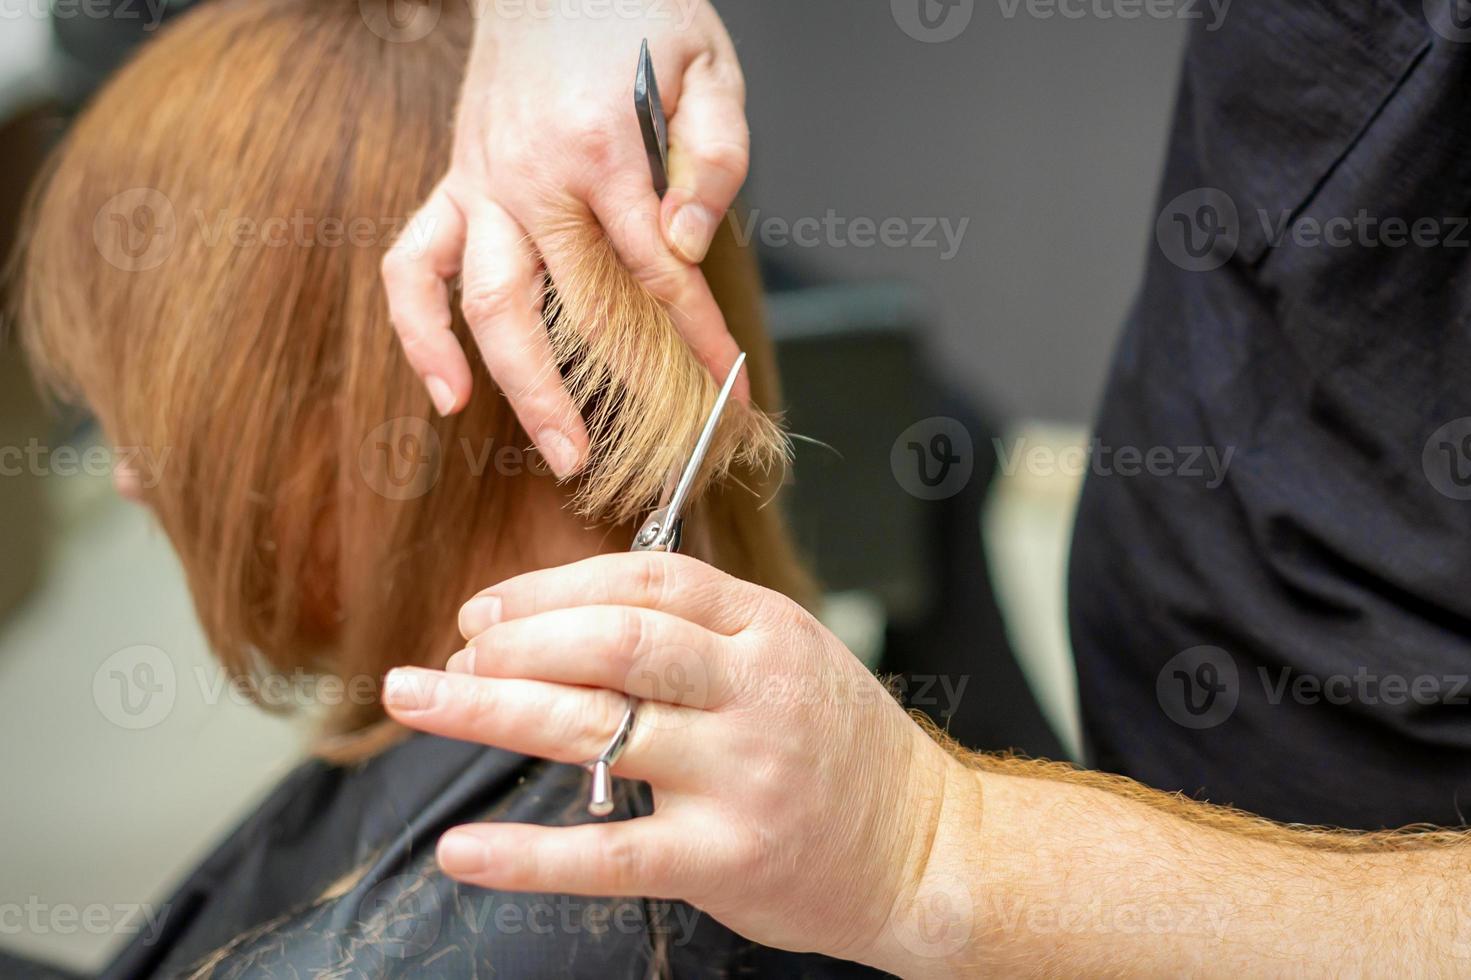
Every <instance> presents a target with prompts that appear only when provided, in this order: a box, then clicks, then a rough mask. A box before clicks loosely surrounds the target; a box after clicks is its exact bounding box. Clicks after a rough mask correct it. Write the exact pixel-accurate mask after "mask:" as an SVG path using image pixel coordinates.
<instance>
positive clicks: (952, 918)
mask: <svg viewBox="0 0 1471 980" xmlns="http://www.w3.org/2000/svg"><path fill="white" fill-rule="evenodd" d="M916 734H919V733H916ZM919 737H920V738H921V740H922V742H923V748H922V751H921V753H920V761H919V762H918V764H917V765H916V769H917V770H919V772H920V774H921V775H920V778H919V779H918V780H917V783H918V788H917V789H916V791H915V792H914V793H913V794H912V796H911V801H910V803H909V807H908V809H909V813H910V814H911V815H912V819H913V820H914V821H915V826H914V828H913V840H914V843H913V844H912V846H911V847H910V849H909V853H908V854H907V855H906V859H905V861H904V865H903V869H902V871H901V873H900V875H899V876H898V880H899V889H898V894H897V895H896V896H895V898H894V900H893V902H892V904H891V906H890V912H889V917H888V920H887V921H886V922H885V924H884V926H883V928H882V930H881V932H880V935H879V936H878V937H877V939H876V940H875V942H874V944H873V947H872V951H871V953H870V955H868V956H866V957H864V960H865V962H868V963H870V964H871V965H873V966H876V967H878V968H880V969H882V970H885V971H887V972H889V973H893V974H895V975H897V976H902V977H906V978H929V977H955V976H969V975H973V973H974V967H975V957H976V948H977V940H978V938H979V936H980V935H981V934H982V930H983V928H984V923H983V919H982V912H983V903H984V899H985V896H984V894H983V893H982V890H981V884H982V882H983V880H984V879H985V878H986V877H987V870H986V865H985V859H984V856H983V854H984V849H983V847H982V846H981V843H982V842H981V837H982V835H983V829H982V827H983V824H984V823H985V820H984V818H983V812H984V811H983V802H984V801H983V798H982V785H981V780H980V774H979V773H977V772H975V771H973V770H970V769H967V768H966V767H965V766H964V765H962V764H961V763H960V762H959V761H958V760H956V759H955V758H954V757H953V756H951V755H950V753H949V752H947V751H945V750H944V749H943V748H941V747H940V746H939V745H937V744H936V743H935V742H934V741H932V740H931V739H930V738H929V737H928V736H927V735H920V736H919Z"/></svg>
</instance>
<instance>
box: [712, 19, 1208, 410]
mask: <svg viewBox="0 0 1471 980" xmlns="http://www.w3.org/2000/svg"><path fill="white" fill-rule="evenodd" d="M920 2H925V3H933V2H934V0H894V4H893V5H891V3H890V0H863V2H854V0H786V2H775V3H774V2H758V0H723V2H722V0H716V7H717V9H718V10H719V11H720V12H721V15H722V16H723V17H724V18H725V22H726V24H727V26H728V27H729V28H730V32H731V35H732V36H733V37H734V39H735V42H736V46H737V48H738V50H739V51H740V55H741V61H742V64H743V65H744V66H745V70H746V81H747V87H748V90H749V107H748V114H749V118H750V120H751V126H752V130H753V140H754V150H753V157H754V160H755V164H754V169H753V173H752V178H751V182H750V184H749V185H748V192H747V198H748V201H749V203H750V204H751V205H752V207H754V208H757V209H759V211H760V212H761V213H762V216H763V217H767V216H772V217H777V218H780V219H784V220H786V221H788V222H792V221H796V220H797V219H799V218H803V217H809V216H810V217H817V218H821V217H822V216H824V215H825V214H826V213H827V211H828V210H829V209H832V210H834V211H836V212H837V214H838V215H839V216H841V217H844V218H847V219H849V220H851V219H854V218H860V217H867V218H871V219H874V220H875V221H882V220H883V219H885V218H890V217H899V218H903V219H907V220H913V219H917V218H937V217H947V218H949V219H950V221H951V222H952V224H958V222H959V221H961V220H963V219H965V218H969V219H970V224H969V226H968V228H967V229H966V232H965V236H964V239H963V243H962V247H961V249H960V251H959V253H958V254H957V255H955V256H954V257H953V258H951V259H950V260H949V261H944V260H942V258H941V253H942V252H944V251H945V249H944V248H943V247H942V248H940V249H933V248H915V247H901V248H884V247H881V246H878V247H873V248H866V249H863V248H856V247H852V246H851V245H850V246H849V247H845V248H836V247H831V246H830V245H826V244H825V245H824V246H822V247H817V248H802V247H798V246H787V247H786V248H784V249H781V250H780V254H781V256H782V258H783V259H785V260H787V261H790V262H792V263H794V264H796V265H798V266H799V267H801V268H803V269H804V270H807V271H811V272H813V273H816V274H820V275H829V276H832V277H835V278H842V279H871V278H874V277H881V278H892V279H901V280H904V281H907V282H909V283H911V284H913V285H915V286H918V287H919V288H921V289H922V290H923V291H924V293H925V295H926V296H927V298H928V299H929V300H930V301H931V302H932V303H933V307H932V310H931V312H932V316H931V319H930V322H931V329H932V330H933V331H934V332H935V333H934V338H933V339H934V347H933V352H934V353H935V354H936V355H937V358H936V359H937V362H938V363H939V366H940V368H941V369H942V370H944V371H946V372H949V373H950V374H951V380H952V381H955V382H957V383H959V385H960V386H962V388H963V389H964V390H968V391H976V392H979V393H981V395H982V396H983V397H984V398H985V399H987V401H988V402H989V404H990V405H991V406H992V407H994V409H995V410H997V411H998V412H999V413H1000V414H1002V415H1005V416H1009V417H1017V416H1021V417H1028V416H1029V417H1038V418H1045V419H1051V420H1057V421H1069V422H1086V421H1088V420H1089V419H1091V417H1092V415H1093V412H1094V410H1095V408H1096V405H1097V400H1098V397H1099V395H1100V393H1101V388H1102V385H1103V381H1104V375H1105V371H1106V368H1107V365H1108V359H1109V357H1110V354H1111V353H1112V349H1113V344H1114V340H1115V338H1116V336H1117V333H1118V329H1119V326H1120V323H1121V321H1122V318H1123V316H1124V313H1125V312H1126V310H1127V307H1128V304H1129V302H1130V300H1131V298H1132V296H1133V293H1134V290H1135V289H1136V287H1137V286H1138V283H1139V281H1140V276H1141V273H1142V271H1143V267H1144V257H1145V251H1146V248H1147V247H1148V246H1149V243H1150V242H1151V241H1152V239H1153V235H1154V215H1153V214H1152V207H1153V198H1154V190H1155V186H1156V184H1157V181H1158V179H1159V173H1160V168H1161V164H1162V162H1163V154H1164V141H1165V135H1166V130H1167V123H1168V118H1169V113H1170V109H1171V106H1172V104H1173V99H1174V90H1175V83H1176V80H1177V78H1178V75H1179V60H1180V52H1181V46H1182V43H1183V40H1184V37H1185V33H1186V29H1187V26H1188V25H1187V23H1186V22H1185V21H1184V20H1181V19H1179V18H1170V19H1149V18H1147V17H1142V16H1141V17H1140V18H1139V19H1136V20H1120V19H1106V20H1105V19H1099V18H1098V17H1096V16H1091V15H1089V16H1083V17H1076V18H1068V17H1064V16H1062V14H1061V13H1058V14H1057V15H1055V16H1052V17H1050V18H1046V19H1038V18H1036V17H1034V16H1031V15H1030V14H1029V13H1028V10H1029V9H1036V10H1039V11H1040V10H1043V9H1046V8H1045V7H1042V6H1041V5H1035V6H1034V7H1032V8H1029V7H1028V5H1027V4H1026V3H1025V2H1022V3H1017V4H1013V3H1012V2H1011V0H975V4H974V13H973V15H972V17H971V20H970V22H969V24H968V26H966V27H965V29H964V30H963V31H962V32H961V33H960V34H959V36H957V37H955V38H954V39H952V40H949V41H945V42H942V43H924V42H921V41H918V40H916V39H914V38H913V37H911V36H909V35H908V34H906V33H905V31H904V30H903V29H901V27H900V26H899V23H898V20H897V18H896V14H895V10H894V6H900V7H902V6H903V5H905V4H907V5H909V6H911V7H913V6H914V5H917V4H918V3H920ZM936 9H938V8H936ZM1069 9H1074V8H1069ZM1008 11H1014V14H1013V15H1012V16H1008ZM952 16H957V17H958V16H962V11H961V10H960V9H959V8H957V10H956V12H955V14H953V15H952ZM942 241H943V239H942Z"/></svg>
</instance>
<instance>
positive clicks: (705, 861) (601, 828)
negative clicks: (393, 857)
mask: <svg viewBox="0 0 1471 980" xmlns="http://www.w3.org/2000/svg"><path fill="white" fill-rule="evenodd" d="M437 857H438V860H439V866H440V867H441V868H442V869H443V870H444V873H445V874H447V875H449V876H450V877H452V878H456V879H458V880H460V881H463V882H466V883H468V884H472V885H479V886H481V887H482V888H493V889H497V890H501V891H515V892H539V893H545V894H556V895H647V896H652V897H657V898H680V897H683V896H685V895H686V894H692V893H693V890H694V889H695V888H696V887H698V884H699V882H698V878H697V877H696V876H697V875H698V874H699V873H700V869H701V868H706V869H707V871H706V873H707V874H708V873H709V870H713V869H711V868H710V866H711V864H712V857H713V855H712V852H711V848H710V842H709V839H708V837H706V836H703V835H698V834H691V833H690V828H689V826H688V824H687V823H686V824H679V823H677V822H676V821H674V820H673V819H671V818H670V815H669V814H667V813H664V812H661V813H659V814H656V815H654V816H652V817H640V818H638V819H635V820H620V821H616V822H613V823H592V824H581V825H578V826H575V827H538V826H534V825H531V824H519V823H495V824H491V823H479V824H465V825H464V826H460V827H455V828H454V829H452V830H450V831H448V832H446V833H445V835H444V836H443V837H441V838H440V839H439V848H438V851H437Z"/></svg>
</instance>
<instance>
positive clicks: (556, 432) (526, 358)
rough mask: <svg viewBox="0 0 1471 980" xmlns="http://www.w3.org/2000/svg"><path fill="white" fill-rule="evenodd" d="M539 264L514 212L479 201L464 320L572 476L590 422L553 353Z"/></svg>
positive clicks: (473, 216) (546, 449)
mask: <svg viewBox="0 0 1471 980" xmlns="http://www.w3.org/2000/svg"><path fill="white" fill-rule="evenodd" d="M537 269H538V264H537V259H536V258H535V256H534V255H533V254H532V251H531V247H530V245H529V243H528V242H527V238H526V233H525V231H524V230H523V229H522V228H521V226H520V225H519V224H518V223H517V222H516V219H515V218H513V217H511V215H510V214H508V213H507V212H506V211H505V209H504V208H502V207H501V206H500V205H499V204H496V203H495V202H494V201H486V202H483V203H481V204H479V205H477V206H476V207H475V208H474V210H473V211H472V212H471V213H470V215H469V219H468V232H467V234H466V241H465V275H464V287H463V295H462V297H461V303H462V307H463V309H464V312H465V320H466V322H467V323H468V324H469V326H470V332H471V333H472V334H473V335H474V337H475V344H476V346H478V347H479V348H480V356H481V357H483V358H484V359H485V366H486V368H488V369H489V371H490V375H491V377H493V378H495V380H496V384H498V385H499V386H500V388H501V391H503V392H505V395H506V399H507V400H508V401H509V402H510V403H511V408H512V410H514V411H515V413H516V418H518V419H520V421H521V426H522V428H524V429H525V430H526V432H527V434H529V435H530V436H531V438H532V441H534V442H535V443H536V446H537V448H538V449H540V450H541V453H542V455H543V456H544V457H546V461H547V464H548V465H549V466H550V467H551V468H552V472H553V473H555V474H556V475H557V477H558V478H559V479H566V478H567V477H568V476H571V475H572V474H573V473H575V472H576V471H577V468H578V466H579V465H581V463H582V460H583V459H584V457H585V456H586V455H587V429H586V428H585V427H584V426H583V424H582V417H581V416H580V415H579V414H578V412H577V409H576V407H575V406H574V405H573V404H572V398H571V396H569V395H568V394H567V389H566V387H565V386H563V384H562V375H561V373H560V372H559V371H558V370H557V365H556V362H555V360H553V358H552V348H551V342H550V341H549V340H548V338H547V332H546V328H545V326H544V325H543V324H542V320H541V280H540V277H539V276H538V275H537Z"/></svg>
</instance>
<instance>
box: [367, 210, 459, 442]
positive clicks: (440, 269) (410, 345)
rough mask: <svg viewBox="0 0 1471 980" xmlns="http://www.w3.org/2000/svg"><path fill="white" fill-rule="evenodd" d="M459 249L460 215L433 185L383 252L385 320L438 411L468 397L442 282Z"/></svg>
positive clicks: (452, 271)
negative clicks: (423, 200)
mask: <svg viewBox="0 0 1471 980" xmlns="http://www.w3.org/2000/svg"><path fill="white" fill-rule="evenodd" d="M464 249H465V218H464V215H463V214H461V213H460V209H459V208H458V207H457V206H456V204H455V202H454V201H453V200H452V199H451V198H450V196H449V194H447V193H446V192H445V191H444V189H443V188H435V190H434V193H432V194H431V195H429V200H428V201H426V202H425V203H424V206H423V207H422V208H420V209H419V212H418V213H417V214H416V215H414V217H413V219H412V220H410V222H409V224H408V226H407V227H406V228H405V229H404V232H403V234H402V235H400V236H399V238H398V240H397V241H396V242H394V244H393V247H392V248H390V249H389V250H388V252H387V254H385V255H384V256H383V266H382V277H383V287H384V290H385V292H386V294H387V296H388V317H389V320H390V321H392V323H393V329H394V330H395V331H396V332H397V333H398V338H399V341H400V342H401V343H402V344H403V350H404V354H405V356H407V358H408V361H409V364H410V365H411V366H412V367H413V369H414V373H415V374H417V375H418V376H419V377H420V379H421V380H423V382H424V386H425V387H426V388H427V389H428V390H429V397H430V398H431V399H433V401H434V407H435V409H436V410H437V411H438V412H439V413H440V414H441V415H451V414H453V413H455V412H457V411H459V410H460V408H461V407H462V406H463V405H464V404H465V402H466V401H467V400H468V399H469V397H470V362H469V361H467V360H466V359H465V352H464V351H463V350H461V349H460V342H459V340H458V339H457V338H456V337H455V335H454V331H453V330H451V329H450V325H451V323H452V322H453V318H452V316H451V313H450V300H449V285H448V283H447V280H449V279H451V278H453V277H454V276H455V275H456V274H457V273H458V272H459V271H460V259H461V256H462V255H463V253H464Z"/></svg>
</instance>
